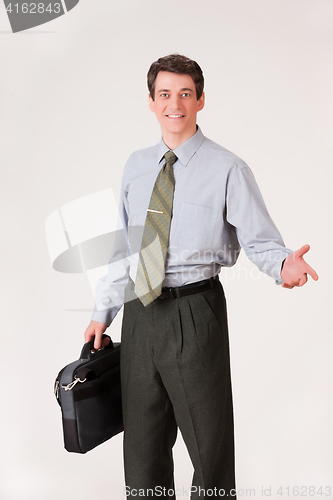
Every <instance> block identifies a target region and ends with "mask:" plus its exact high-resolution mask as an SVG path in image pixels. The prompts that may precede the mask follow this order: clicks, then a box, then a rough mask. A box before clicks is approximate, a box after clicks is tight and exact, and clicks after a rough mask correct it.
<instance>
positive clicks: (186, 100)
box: [149, 71, 205, 144]
mask: <svg viewBox="0 0 333 500" xmlns="http://www.w3.org/2000/svg"><path fill="white" fill-rule="evenodd" d="M204 102H205V100H204V95H202V96H201V97H200V99H199V100H197V97H196V91H195V83H194V81H193V80H192V78H191V77H190V76H189V75H178V74H176V73H170V72H169V71H160V72H159V73H158V75H157V77H156V80H155V99H154V100H152V98H151V97H150V96H149V107H150V109H151V111H153V112H154V113H155V114H156V117H157V119H158V121H159V122H160V125H161V128H162V136H163V139H164V141H165V140H167V141H168V140H169V141H170V142H174V141H176V143H179V144H181V143H183V142H185V141H186V140H187V139H189V138H190V137H191V136H192V135H193V134H194V133H195V132H196V119H197V112H198V111H200V110H201V109H202V108H203V107H204Z"/></svg>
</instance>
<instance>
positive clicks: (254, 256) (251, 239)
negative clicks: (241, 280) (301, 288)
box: [226, 165, 292, 285]
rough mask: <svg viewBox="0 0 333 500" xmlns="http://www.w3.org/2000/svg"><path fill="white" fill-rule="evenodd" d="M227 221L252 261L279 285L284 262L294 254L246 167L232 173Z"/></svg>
mask: <svg viewBox="0 0 333 500" xmlns="http://www.w3.org/2000/svg"><path fill="white" fill-rule="evenodd" d="M226 211H227V213H226V217H227V221H228V222H229V223H230V224H232V225H233V226H234V227H235V229H236V234H237V238H238V241H239V244H240V245H241V247H242V248H244V250H245V252H246V255H247V256H248V258H249V260H250V261H251V262H253V263H254V264H255V265H256V266H257V267H258V269H259V270H260V271H262V272H264V273H266V274H268V275H269V276H271V277H272V278H273V279H275V283H276V284H277V285H280V284H281V283H283V280H282V279H281V265H282V261H283V260H284V259H285V258H286V257H287V256H288V255H289V254H290V253H291V252H292V250H290V249H289V248H286V247H285V244H284V241H283V239H282V236H281V234H280V233H279V231H278V229H277V227H276V226H275V224H274V222H273V220H272V219H271V217H270V215H269V213H268V210H267V207H266V205H265V202H264V200H263V197H262V195H261V193H260V190H259V187H258V185H257V183H256V180H255V178H254V176H253V173H252V171H251V169H250V168H249V167H248V166H247V165H245V166H243V167H237V168H235V169H233V171H232V172H231V173H230V177H229V181H228V185H227V199H226Z"/></svg>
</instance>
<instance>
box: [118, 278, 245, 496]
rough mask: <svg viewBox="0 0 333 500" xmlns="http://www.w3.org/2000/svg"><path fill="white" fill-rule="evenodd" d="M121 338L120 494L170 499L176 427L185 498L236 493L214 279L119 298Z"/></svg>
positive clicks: (219, 295)
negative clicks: (189, 478)
mask: <svg viewBox="0 0 333 500" xmlns="http://www.w3.org/2000/svg"><path fill="white" fill-rule="evenodd" d="M131 286H132V285H131ZM130 293H133V287H132V288H131V291H128V297H129V296H130ZM127 300H128V298H127ZM121 342H122V344H121V383H122V399H123V418H124V467H125V482H126V486H127V495H128V497H127V498H134V497H136V498H137V497H138V496H139V490H143V491H144V492H145V496H143V495H142V491H141V496H140V497H141V498H156V499H157V498H159V499H160V498H168V499H170V498H175V495H173V493H172V490H174V489H175V485H174V478H173V458H172V447H173V445H174V443H175V440H176V435H177V428H178V427H179V429H180V431H181V433H182V436H183V439H184V442H185V444H186V447H187V449H188V452H189V455H190V458H191V461H192V463H193V467H194V476H193V483H192V488H191V493H192V494H191V499H192V500H195V499H200V500H202V499H205V498H226V497H229V498H230V497H231V498H236V496H235V493H236V492H235V467H234V463H235V458H234V425H233V407H232V391H231V378H230V357H229V338H228V325H227V312H226V302H225V297H224V292H223V288H222V285H221V283H220V282H217V284H216V286H215V287H214V288H212V289H210V290H207V291H204V292H200V293H195V294H192V295H188V296H186V297H180V298H176V299H171V298H170V299H157V300H155V301H154V302H152V303H151V304H149V305H148V306H147V307H144V306H143V305H142V303H141V302H140V301H139V299H136V300H131V301H129V302H127V303H125V308H124V317H123V327H122V339H121ZM183 486H184V488H186V485H177V488H181V489H182V488H183ZM200 488H201V490H200ZM133 490H136V491H134V492H133ZM207 490H210V491H209V492H208V493H206V492H207ZM211 490H213V493H214V494H211V493H212V491H211ZM219 490H220V491H219ZM222 490H225V494H224V495H223V493H222ZM188 491H189V487H188ZM160 492H162V494H161V493H160ZM163 492H164V494H163Z"/></svg>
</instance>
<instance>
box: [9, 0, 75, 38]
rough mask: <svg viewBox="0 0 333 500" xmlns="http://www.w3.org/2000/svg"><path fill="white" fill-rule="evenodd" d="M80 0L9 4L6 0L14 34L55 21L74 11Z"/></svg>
mask: <svg viewBox="0 0 333 500" xmlns="http://www.w3.org/2000/svg"><path fill="white" fill-rule="evenodd" d="M79 1H80V0H57V1H53V2H50V1H39V2H22V1H16V2H15V1H14V2H9V1H8V0H4V4H5V8H6V11H7V14H8V18H9V22H10V25H11V28H12V31H13V33H17V32H18V31H24V30H27V29H29V28H34V27H35V26H39V25H40V24H45V23H48V22H49V21H53V19H56V18H57V17H60V16H63V15H64V14H66V13H67V12H68V11H70V10H72V9H73V7H75V6H76V5H77V4H78V3H79Z"/></svg>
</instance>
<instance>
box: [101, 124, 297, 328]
mask: <svg viewBox="0 0 333 500" xmlns="http://www.w3.org/2000/svg"><path fill="white" fill-rule="evenodd" d="M167 151H168V147H167V146H166V145H165V144H164V142H163V141H161V142H160V143H158V144H156V145H154V146H151V147H148V148H144V149H140V150H138V151H135V152H134V153H133V154H132V155H131V156H130V157H129V159H128V161H127V163H126V166H125V169H124V174H123V181H122V191H121V207H120V211H121V219H122V222H123V226H124V228H125V229H126V239H121V238H120V239H119V241H118V243H117V244H116V245H115V248H114V250H113V255H112V259H111V261H112V263H111V264H110V266H109V274H108V276H106V277H105V278H103V279H102V280H100V281H99V282H98V285H97V289H96V296H95V304H96V305H95V311H94V314H93V317H92V319H93V320H96V321H101V322H103V323H105V324H107V325H109V324H110V323H111V321H112V319H113V318H114V316H115V315H116V314H117V312H118V311H119V309H120V308H121V305H122V303H123V291H124V288H125V286H126V285H127V283H128V277H129V275H130V276H131V278H132V279H133V280H135V276H136V267H137V260H138V252H139V251H140V246H141V239H142V234H143V228H144V225H145V220H146V215H147V209H148V206H149V201H150V197H151V193H152V190H153V186H154V183H155V180H156V177H157V175H158V173H159V171H160V169H161V168H162V166H163V165H164V162H165V160H164V158H163V156H164V154H165V153H166V152H167ZM174 153H175V154H176V156H177V158H178V160H177V161H176V162H175V164H174V174H175V192H174V201H173V215H172V220H171V227H170V238H169V248H168V253H167V257H166V268H165V278H164V281H163V286H164V287H175V286H181V285H184V284H187V283H193V282H196V281H200V280H203V279H207V278H210V277H212V276H215V275H216V274H218V273H219V271H220V269H221V267H230V266H233V265H234V264H235V262H236V261H237V258H238V256H239V253H240V250H241V248H244V250H245V252H246V254H247V256H248V258H249V259H250V260H251V261H252V262H253V263H254V264H256V266H257V267H258V268H259V269H260V271H263V272H264V273H267V274H268V275H269V276H271V277H272V278H273V279H275V280H276V284H281V283H282V280H281V276H280V271H281V264H282V261H283V260H284V259H285V258H286V257H287V256H288V255H289V253H291V252H292V250H290V249H288V248H286V247H285V245H284V242H283V239H282V236H281V234H280V233H279V231H278V230H277V228H276V226H275V224H274V222H273V221H272V219H271V217H270V215H269V213H268V210H267V208H266V205H265V203H264V200H263V198H262V195H261V193H260V191H259V188H258V185H257V183H256V181H255V178H254V176H253V174H252V172H251V170H250V168H249V167H248V166H247V165H246V163H245V162H244V161H243V160H241V159H240V158H238V157H237V156H236V155H235V154H233V153H231V152H230V151H228V150H226V149H225V148H223V147H222V146H219V145H218V144H216V143H215V142H213V141H211V140H209V139H207V137H205V136H204V135H203V134H202V132H201V130H200V128H199V127H198V128H197V132H196V133H195V134H194V135H193V136H192V137H191V138H190V139H188V140H187V141H186V142H185V143H183V144H182V145H181V146H179V147H178V148H176V149H175V150H174ZM135 256H136V258H135Z"/></svg>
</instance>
